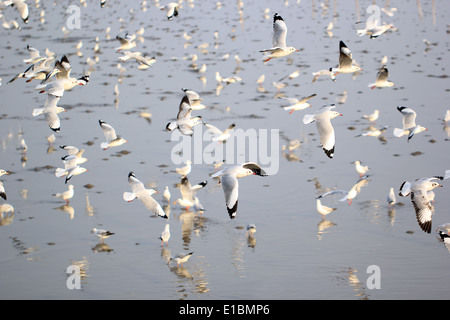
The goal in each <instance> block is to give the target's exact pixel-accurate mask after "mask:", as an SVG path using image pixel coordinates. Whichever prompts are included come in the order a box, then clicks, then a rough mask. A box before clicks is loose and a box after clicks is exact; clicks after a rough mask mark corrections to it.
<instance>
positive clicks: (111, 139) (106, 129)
mask: <svg viewBox="0 0 450 320" xmlns="http://www.w3.org/2000/svg"><path fill="white" fill-rule="evenodd" d="M98 123H99V124H100V127H101V128H102V130H103V134H104V135H105V138H106V142H102V143H100V147H101V148H102V149H103V150H106V149H108V148H110V147H118V146H121V145H122V144H124V143H127V142H128V141H127V140H126V139H124V138H123V137H121V136H118V135H116V130H114V128H113V127H112V126H111V125H109V124H107V123H106V122H105V121H103V120H98Z"/></svg>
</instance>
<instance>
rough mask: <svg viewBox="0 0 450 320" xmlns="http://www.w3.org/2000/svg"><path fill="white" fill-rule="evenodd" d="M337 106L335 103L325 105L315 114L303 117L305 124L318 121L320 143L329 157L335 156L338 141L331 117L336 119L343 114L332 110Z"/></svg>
mask: <svg viewBox="0 0 450 320" xmlns="http://www.w3.org/2000/svg"><path fill="white" fill-rule="evenodd" d="M335 107H336V106H335V105H334V104H331V105H325V106H323V107H321V108H320V109H319V110H318V111H316V112H315V113H314V114H305V115H304V117H303V123H304V124H308V123H311V122H314V121H315V122H316V126H317V130H318V132H319V137H320V145H321V146H322V149H323V151H324V152H325V154H326V155H327V156H328V157H329V158H333V157H334V148H335V143H336V138H335V134H334V129H333V126H332V125H331V119H334V118H336V117H337V116H342V114H341V113H339V112H337V111H334V110H332V109H334V108H335Z"/></svg>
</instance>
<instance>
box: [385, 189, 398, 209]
mask: <svg viewBox="0 0 450 320" xmlns="http://www.w3.org/2000/svg"><path fill="white" fill-rule="evenodd" d="M387 203H388V206H389V207H392V206H393V205H394V204H396V203H397V199H396V197H395V192H394V188H391V189H390V190H389V194H388V196H387Z"/></svg>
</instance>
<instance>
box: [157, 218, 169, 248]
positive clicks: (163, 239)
mask: <svg viewBox="0 0 450 320" xmlns="http://www.w3.org/2000/svg"><path fill="white" fill-rule="evenodd" d="M159 239H160V240H161V247H162V246H164V243H166V245H168V244H169V239H170V225H169V224H168V223H166V226H165V227H164V230H163V232H161V235H160V236H159Z"/></svg>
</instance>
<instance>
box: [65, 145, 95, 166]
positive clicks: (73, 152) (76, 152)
mask: <svg viewBox="0 0 450 320" xmlns="http://www.w3.org/2000/svg"><path fill="white" fill-rule="evenodd" d="M59 147H60V148H61V149H63V150H66V151H67V153H68V154H69V155H75V156H76V157H77V161H76V163H77V164H82V163H85V162H86V161H87V160H88V159H87V158H84V157H83V153H84V149H81V150H79V149H78V148H77V147H74V146H68V145H63V146H59Z"/></svg>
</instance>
